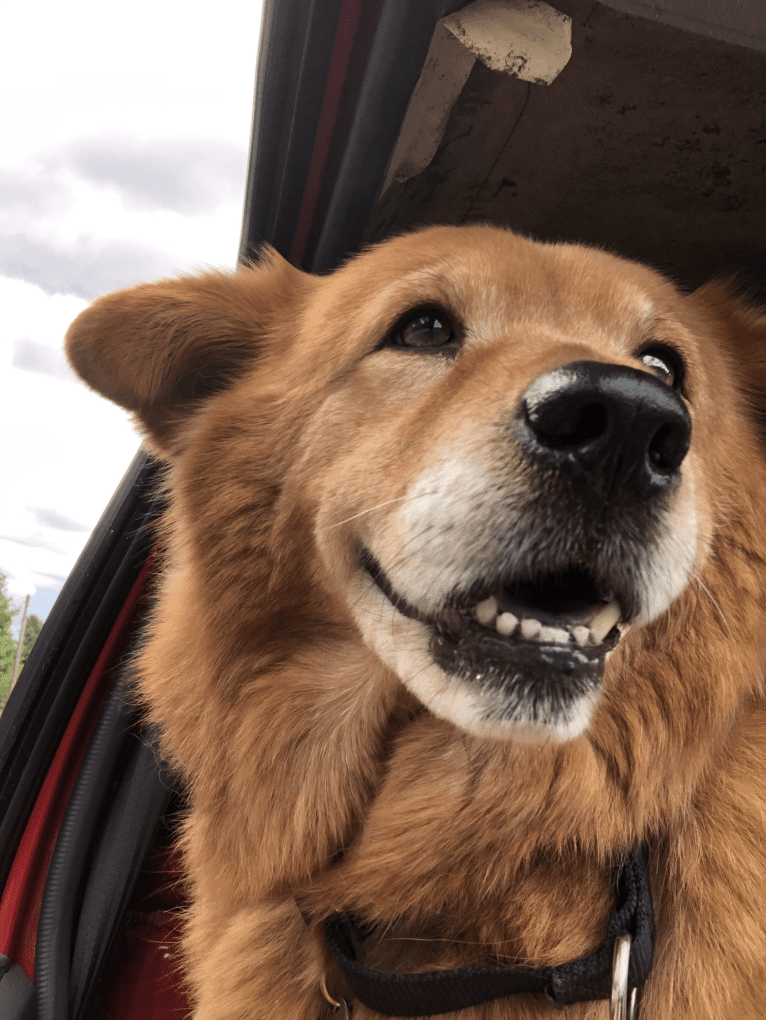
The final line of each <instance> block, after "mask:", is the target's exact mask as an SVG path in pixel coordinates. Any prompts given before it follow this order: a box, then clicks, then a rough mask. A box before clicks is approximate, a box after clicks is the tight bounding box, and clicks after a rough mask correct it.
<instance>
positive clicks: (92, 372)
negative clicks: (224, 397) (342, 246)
mask: <svg viewBox="0 0 766 1020" xmlns="http://www.w3.org/2000/svg"><path fill="white" fill-rule="evenodd" d="M310 281H311V277H310V276H308V275H307V274H305V273H302V272H300V270H298V269H295V268H293V266H291V265H290V264H289V263H288V262H286V261H285V260H284V259H283V258H282V257H281V256H280V255H278V254H277V253H276V252H275V251H274V250H273V249H266V250H265V251H264V252H262V253H261V258H260V261H259V262H258V263H257V264H255V265H252V266H250V267H247V268H240V269H237V270H236V271H234V272H231V273H226V272H210V273H205V274H203V275H200V276H187V277H180V278H177V279H174V280H161V281H160V282H159V283H147V284H142V285H140V286H138V287H132V288H130V289H129V290H122V291H117V292H116V293H114V294H107V295H106V296H105V297H102V298H98V300H96V301H94V302H93V304H92V305H91V306H90V307H89V308H86V309H85V311H84V312H82V313H81V314H80V315H78V317H77V318H76V319H75V321H74V322H73V323H72V325H71V326H70V327H69V330H68V331H67V335H66V353H67V356H68V358H69V361H70V363H71V364H72V367H73V368H74V370H75V371H76V372H77V373H78V375H80V376H81V377H82V378H83V379H84V380H85V382H86V383H88V385H89V386H92V387H93V389H94V390H96V391H97V392H99V393H101V394H102V395H103V396H105V397H107V398H108V399H109V400H113V401H114V402H115V403H117V404H120V405H121V406H122V407H124V408H126V409H127V410H129V411H133V412H134V413H135V415H136V417H137V419H138V420H139V422H140V423H141V424H142V425H143V426H144V429H145V431H146V433H147V434H148V437H149V439H150V440H151V441H152V445H153V447H154V450H155V452H156V453H158V454H159V455H160V456H167V455H168V454H170V453H172V451H173V448H174V445H175V437H176V433H177V431H178V429H179V427H180V426H181V425H182V423H183V422H184V421H186V420H187V419H188V418H189V416H190V415H191V414H192V413H193V412H194V410H195V409H196V408H197V407H198V406H199V405H200V403H201V401H203V400H204V399H205V398H207V397H210V396H212V395H214V394H215V393H218V392H220V391H221V390H223V389H225V388H226V387H227V386H229V385H230V384H231V383H233V382H234V381H235V380H237V379H239V378H241V377H242V376H243V375H244V374H245V373H246V372H247V371H248V370H249V369H250V368H251V367H252V366H253V365H254V364H255V362H256V361H257V358H258V354H259V350H260V349H261V346H262V341H263V337H264V336H265V335H267V334H271V333H273V332H274V331H275V330H278V329H279V325H280V322H281V323H284V326H283V328H285V329H286V330H287V331H288V332H291V325H292V322H293V321H294V319H295V317H296V315H297V308H298V305H299V304H300V303H301V298H302V296H303V295H304V294H305V291H306V289H307V288H308V286H309V283H310Z"/></svg>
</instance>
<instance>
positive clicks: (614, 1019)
mask: <svg viewBox="0 0 766 1020" xmlns="http://www.w3.org/2000/svg"><path fill="white" fill-rule="evenodd" d="M631 942H632V939H631V937H630V935H628V933H627V932H623V933H622V934H621V935H618V936H617V938H616V939H615V942H614V955H613V956H612V1001H611V1004H610V1013H609V1017H610V1020H635V1018H636V999H637V998H638V989H637V988H634V989H632V991H630V992H629V990H628V965H629V964H630V944H631Z"/></svg>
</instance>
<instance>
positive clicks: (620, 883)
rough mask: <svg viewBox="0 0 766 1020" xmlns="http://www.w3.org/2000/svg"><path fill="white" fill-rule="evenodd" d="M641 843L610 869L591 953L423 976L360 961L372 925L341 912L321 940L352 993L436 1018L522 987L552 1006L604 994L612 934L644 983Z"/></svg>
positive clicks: (384, 1008)
mask: <svg viewBox="0 0 766 1020" xmlns="http://www.w3.org/2000/svg"><path fill="white" fill-rule="evenodd" d="M648 866H649V851H648V848H647V846H646V844H638V845H636V846H634V847H632V848H631V850H630V851H629V852H628V854H627V855H626V857H625V858H624V860H623V861H621V863H620V865H619V867H617V868H616V869H615V879H616V881H615V886H616V889H615V909H614V912H613V913H612V916H611V917H610V918H609V921H608V923H607V927H606V938H605V939H604V942H603V943H602V945H601V946H600V948H599V949H597V950H596V952H595V953H593V954H591V955H590V956H586V957H582V958H580V959H577V960H571V961H570V962H569V963H562V964H559V965H558V966H557V967H523V966H517V967H509V966H504V965H493V966H487V967H461V968H459V969H458V970H446V971H430V972H427V973H423V974H386V973H384V972H383V971H379V970H373V969H372V968H370V967H365V966H364V961H363V954H362V952H361V949H360V945H361V943H362V942H363V941H364V939H365V938H367V937H369V935H370V933H371V929H370V927H369V926H366V925H364V924H363V923H362V922H360V921H359V920H358V919H356V918H354V917H352V916H350V915H347V914H334V915H332V916H331V917H329V918H328V919H327V920H326V921H325V923H324V930H325V935H326V938H327V944H328V946H329V948H330V952H331V953H332V956H333V959H334V960H335V963H336V964H337V965H338V967H339V969H340V971H341V973H342V974H343V977H344V979H345V981H346V984H347V985H348V987H349V990H350V991H351V992H352V993H353V996H354V998H355V999H358V1000H359V1001H360V1002H362V1003H364V1005H365V1006H367V1007H368V1008H369V1009H373V1010H375V1011H376V1012H377V1013H382V1014H383V1015H384V1016H410V1017H423V1016H434V1015H436V1014H439V1013H451V1012H453V1011H454V1010H459V1009H466V1008H467V1007H469V1006H478V1005H480V1004H481V1003H483V1002H490V1001H491V1000H493V999H501V998H504V997H505V996H507V995H518V994H520V993H522V992H526V993H529V992H538V993H541V994H543V995H545V996H546V997H547V998H548V999H549V1000H550V1001H551V1002H553V1003H555V1005H556V1006H558V1007H561V1006H566V1005H569V1004H570V1003H573V1002H588V1001H590V1000H593V999H608V998H610V995H611V990H612V956H613V952H614V944H615V940H616V938H617V936H618V935H620V934H622V933H623V932H627V933H628V934H629V935H630V936H631V939H632V943H631V949H630V963H629V967H628V982H629V986H630V988H631V989H633V988H638V989H639V990H640V989H641V987H642V986H643V984H644V982H645V981H646V979H647V977H648V976H649V971H650V970H651V966H652V958H653V956H654V911H653V908H652V894H651V891H650V889H649V874H648Z"/></svg>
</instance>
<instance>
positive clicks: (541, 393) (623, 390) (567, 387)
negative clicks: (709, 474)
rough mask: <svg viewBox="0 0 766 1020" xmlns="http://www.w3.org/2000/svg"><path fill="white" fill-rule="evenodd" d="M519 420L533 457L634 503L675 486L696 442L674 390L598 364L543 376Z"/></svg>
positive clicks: (583, 364) (631, 370) (523, 404)
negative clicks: (625, 495) (615, 491)
mask: <svg viewBox="0 0 766 1020" xmlns="http://www.w3.org/2000/svg"><path fill="white" fill-rule="evenodd" d="M517 420H518V422H519V431H520V437H521V442H522V446H523V447H524V449H525V451H526V453H527V455H528V456H531V457H532V458H534V459H535V460H536V461H538V462H540V463H541V464H543V465H545V466H546V467H555V468H557V469H559V470H564V471H569V472H570V473H571V474H574V475H576V476H578V477H580V478H582V479H583V480H584V481H586V480H587V482H588V484H589V485H591V486H596V487H597V488H598V489H600V490H602V491H604V490H606V491H611V490H612V489H613V488H616V487H619V488H620V489H621V490H623V491H629V492H632V493H633V494H634V495H636V496H646V495H650V494H652V493H653V492H656V491H657V490H659V489H667V488H669V487H671V486H674V485H677V484H678V482H679V481H680V472H679V468H680V466H681V462H682V461H683V459H684V457H685V456H686V453H687V451H688V449H689V442H690V439H691V419H690V418H689V412H688V411H687V410H686V407H685V406H684V403H683V401H682V400H681V398H680V397H679V396H678V395H677V394H676V393H675V392H674V391H673V390H672V389H670V387H669V386H667V385H666V384H665V383H663V382H660V381H659V379H654V378H653V377H652V376H650V375H648V374H647V373H646V372H641V371H639V370H638V369H636V368H628V367H626V366H623V365H609V364H604V363H602V362H600V361H572V362H570V363H569V364H568V365H562V366H561V367H560V368H555V369H553V370H552V371H550V372H546V373H545V374H544V375H541V376H538V378H537V379H535V381H534V382H533V383H532V385H531V386H530V387H529V389H528V390H527V391H526V393H525V394H524V396H523V397H522V398H521V405H520V411H519V415H518V419H517Z"/></svg>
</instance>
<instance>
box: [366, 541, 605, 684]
mask: <svg viewBox="0 0 766 1020" xmlns="http://www.w3.org/2000/svg"><path fill="white" fill-rule="evenodd" d="M362 565H363V567H364V569H365V570H366V571H367V572H368V573H369V574H370V576H371V577H372V578H373V580H374V581H375V583H376V585H377V586H378V587H379V588H380V590H381V591H382V592H383V594H384V595H385V596H386V598H387V599H388V600H389V601H390V602H391V603H392V605H393V606H394V607H395V608H396V609H397V610H398V611H399V612H400V613H402V614H403V615H404V616H407V617H409V618H410V619H415V620H418V621H419V622H420V623H422V624H424V625H426V626H427V627H428V628H429V630H430V632H431V654H432V655H433V658H434V661H435V662H436V663H437V665H439V666H440V667H441V669H442V670H443V671H444V672H445V673H447V674H449V675H451V676H455V677H457V678H459V679H461V680H464V681H466V682H469V683H473V684H479V685H481V686H486V685H491V686H492V687H494V688H502V689H503V690H504V691H505V693H507V694H510V693H512V692H511V688H513V689H514V692H515V694H517V695H518V694H521V693H522V692H521V689H522V688H523V693H524V696H525V697H532V699H533V700H535V701H537V700H539V699H544V700H548V701H550V699H551V698H553V699H554V700H555V701H556V702H562V701H566V700H567V699H568V698H571V697H576V696H578V695H580V694H582V693H584V692H586V691H587V690H589V689H592V688H593V687H594V685H596V684H598V683H599V682H600V679H601V675H602V673H603V667H604V660H605V657H606V655H607V653H608V652H610V651H611V650H612V649H613V648H615V646H616V645H617V643H618V641H619V640H620V635H621V628H622V627H623V626H624V617H623V611H622V609H621V607H620V600H619V599H618V597H617V596H616V595H615V593H613V592H611V591H608V590H606V589H605V588H604V587H603V586H602V585H601V584H600V583H599V581H598V580H597V578H595V577H594V576H593V574H592V573H591V572H590V571H589V570H588V569H587V568H585V567H580V566H572V567H570V568H568V569H567V570H565V571H563V572H559V573H558V574H551V575H548V576H543V577H540V578H538V579H536V580H535V581H518V580H515V581H508V582H505V583H504V582H498V583H495V584H493V585H491V586H488V587H485V588H484V589H483V590H481V591H480V592H479V593H478V595H474V596H465V595H463V596H456V597H455V598H453V599H451V600H449V601H448V603H447V604H446V606H445V607H444V609H442V610H441V611H440V612H439V613H436V614H433V615H428V614H425V613H423V612H422V611H420V610H418V609H416V608H415V607H414V606H412V605H410V604H409V603H408V602H407V601H406V599H404V598H403V597H402V596H401V595H400V594H399V593H398V592H396V591H395V590H394V589H393V587H392V585H391V583H390V582H389V580H388V578H387V577H386V575H385V573H384V571H383V570H382V568H381V567H380V564H378V563H377V561H376V560H375V558H374V557H373V556H372V555H371V554H369V553H368V552H366V551H365V553H364V554H363V557H362Z"/></svg>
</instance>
